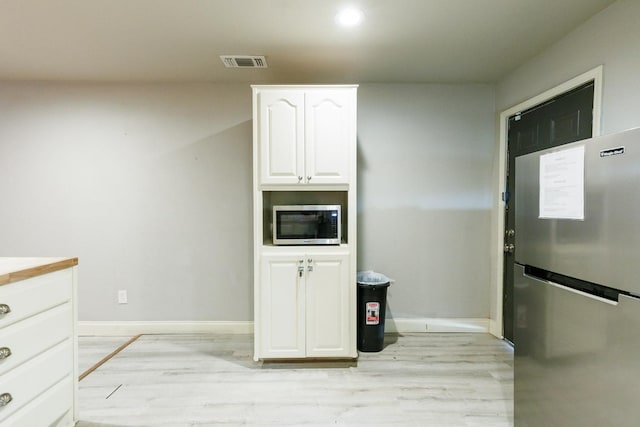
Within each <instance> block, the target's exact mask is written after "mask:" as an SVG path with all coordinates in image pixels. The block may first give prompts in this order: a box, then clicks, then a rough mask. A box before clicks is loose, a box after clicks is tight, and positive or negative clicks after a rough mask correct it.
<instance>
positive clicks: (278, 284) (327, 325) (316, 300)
mask: <svg viewBox="0 0 640 427" xmlns="http://www.w3.org/2000/svg"><path fill="white" fill-rule="evenodd" d="M260 268H261V273H260V274H261V284H260V296H259V302H258V303H259V304H260V315H259V324H258V325H257V327H256V337H257V340H256V342H257V345H256V349H257V350H258V351H257V354H256V356H257V357H256V359H269V358H274V359H275V358H287V359H288V358H302V357H355V356H356V352H355V337H354V336H352V335H353V334H352V331H353V330H354V328H353V326H354V325H355V314H354V313H355V302H354V301H352V298H350V290H351V289H352V287H355V283H353V284H350V283H349V253H348V252H347V251H341V252H337V251H330V252H328V251H322V250H318V251H315V252H314V251H307V252H306V253H278V254H263V255H262V261H261V266H260Z"/></svg>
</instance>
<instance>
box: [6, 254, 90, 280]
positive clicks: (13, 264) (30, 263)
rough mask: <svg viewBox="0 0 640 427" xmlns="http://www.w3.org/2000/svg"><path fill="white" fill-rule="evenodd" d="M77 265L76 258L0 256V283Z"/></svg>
mask: <svg viewBox="0 0 640 427" xmlns="http://www.w3.org/2000/svg"><path fill="white" fill-rule="evenodd" d="M74 265H78V258H2V257H0V285H6V284H8V283H12V282H17V281H18V280H24V279H28V278H30V277H35V276H40V275H41V274H46V273H51V272H54V271H58V270H63V269H65V268H69V267H73V266H74Z"/></svg>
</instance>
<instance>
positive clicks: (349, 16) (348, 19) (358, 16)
mask: <svg viewBox="0 0 640 427" xmlns="http://www.w3.org/2000/svg"><path fill="white" fill-rule="evenodd" d="M363 18H364V14H363V13H362V11H361V10H360V9H356V8H355V7H348V8H345V9H342V10H341V11H340V12H338V14H337V15H336V22H337V23H338V24H339V25H342V26H343V27H355V26H356V25H358V24H360V23H361V22H362V19H363Z"/></svg>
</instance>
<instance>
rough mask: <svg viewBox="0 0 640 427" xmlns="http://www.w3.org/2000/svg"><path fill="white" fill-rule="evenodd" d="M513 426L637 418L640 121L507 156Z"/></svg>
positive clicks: (619, 422) (565, 426) (620, 422)
mask: <svg viewBox="0 0 640 427" xmlns="http://www.w3.org/2000/svg"><path fill="white" fill-rule="evenodd" d="M515 174H516V178H515V179H516V194H515V198H516V239H515V251H516V253H515V259H516V263H517V264H516V272H515V276H516V278H515V282H514V286H515V290H514V299H515V307H514V313H515V316H514V317H515V325H514V326H515V333H514V338H515V339H514V345H515V361H514V365H515V372H514V378H515V379H514V391H515V413H514V418H515V425H516V426H519V427H520V426H529V427H539V426H544V427H550V426H558V427H571V426H580V427H586V426H598V427H600V426H616V427H619V426H638V425H640V129H632V130H629V131H625V132H621V133H617V134H611V135H606V136H600V137H595V138H591V139H587V140H583V141H578V142H574V143H571V144H567V145H564V146H560V147H556V148H552V149H548V150H543V151H539V152H536V153H531V154H527V155H524V156H521V157H518V158H517V159H516V170H515Z"/></svg>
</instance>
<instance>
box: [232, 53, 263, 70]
mask: <svg viewBox="0 0 640 427" xmlns="http://www.w3.org/2000/svg"><path fill="white" fill-rule="evenodd" d="M220 59H222V62H224V66H225V67H227V68H267V60H266V59H265V58H264V56H250V55H222V56H220Z"/></svg>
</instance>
